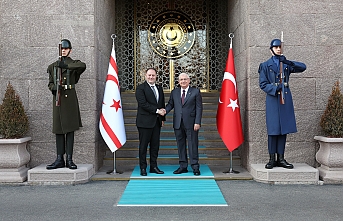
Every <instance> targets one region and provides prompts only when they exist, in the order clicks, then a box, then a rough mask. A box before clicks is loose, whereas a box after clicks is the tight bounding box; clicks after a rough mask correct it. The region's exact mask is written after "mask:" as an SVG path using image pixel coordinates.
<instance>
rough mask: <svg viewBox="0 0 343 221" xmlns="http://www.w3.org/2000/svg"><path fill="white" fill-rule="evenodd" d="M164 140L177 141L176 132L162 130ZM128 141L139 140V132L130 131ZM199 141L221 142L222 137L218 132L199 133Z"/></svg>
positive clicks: (201, 131)
mask: <svg viewBox="0 0 343 221" xmlns="http://www.w3.org/2000/svg"><path fill="white" fill-rule="evenodd" d="M163 138H170V139H173V140H175V133H174V130H161V139H163ZM126 139H128V140H137V139H138V131H128V132H126ZM199 139H200V140H201V139H206V140H209V139H215V140H220V139H221V138H220V135H219V134H218V132H217V131H206V132H205V131H203V130H200V131H199Z"/></svg>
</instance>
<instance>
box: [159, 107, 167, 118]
mask: <svg viewBox="0 0 343 221" xmlns="http://www.w3.org/2000/svg"><path fill="white" fill-rule="evenodd" d="M157 113H158V114H159V115H161V116H164V115H166V114H167V112H166V109H164V108H161V109H159V110H158V111H157Z"/></svg>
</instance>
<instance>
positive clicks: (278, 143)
mask: <svg viewBox="0 0 343 221" xmlns="http://www.w3.org/2000/svg"><path fill="white" fill-rule="evenodd" d="M286 138H287V134H284V135H268V151H269V154H275V153H278V154H284V153H285V146H286Z"/></svg>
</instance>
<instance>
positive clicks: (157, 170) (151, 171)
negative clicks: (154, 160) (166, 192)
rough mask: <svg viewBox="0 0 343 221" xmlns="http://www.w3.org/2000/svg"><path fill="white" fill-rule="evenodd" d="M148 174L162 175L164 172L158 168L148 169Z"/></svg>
mask: <svg viewBox="0 0 343 221" xmlns="http://www.w3.org/2000/svg"><path fill="white" fill-rule="evenodd" d="M150 173H157V174H164V172H163V171H161V170H160V169H158V167H153V168H150Z"/></svg>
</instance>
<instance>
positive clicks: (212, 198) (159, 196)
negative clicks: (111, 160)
mask: <svg viewBox="0 0 343 221" xmlns="http://www.w3.org/2000/svg"><path fill="white" fill-rule="evenodd" d="M159 168H160V169H161V170H163V171H164V172H165V173H164V174H161V175H159V174H151V173H149V172H148V175H147V176H145V177H142V176H140V175H139V167H136V168H135V170H134V171H133V172H132V175H131V180H130V181H129V183H128V184H127V186H126V189H125V191H124V193H123V195H122V197H121V199H120V200H119V202H118V204H117V206H227V205H228V204H227V203H226V201H225V199H224V197H223V195H222V193H221V191H220V189H219V187H218V185H217V183H216V181H215V180H214V178H213V174H212V172H211V170H210V169H209V168H208V166H207V165H201V167H200V171H201V175H200V176H194V175H193V172H192V170H190V168H188V170H189V171H190V172H188V173H184V174H173V171H174V170H175V169H177V168H178V166H177V165H165V166H159ZM147 171H149V170H147ZM137 173H138V175H137Z"/></svg>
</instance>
